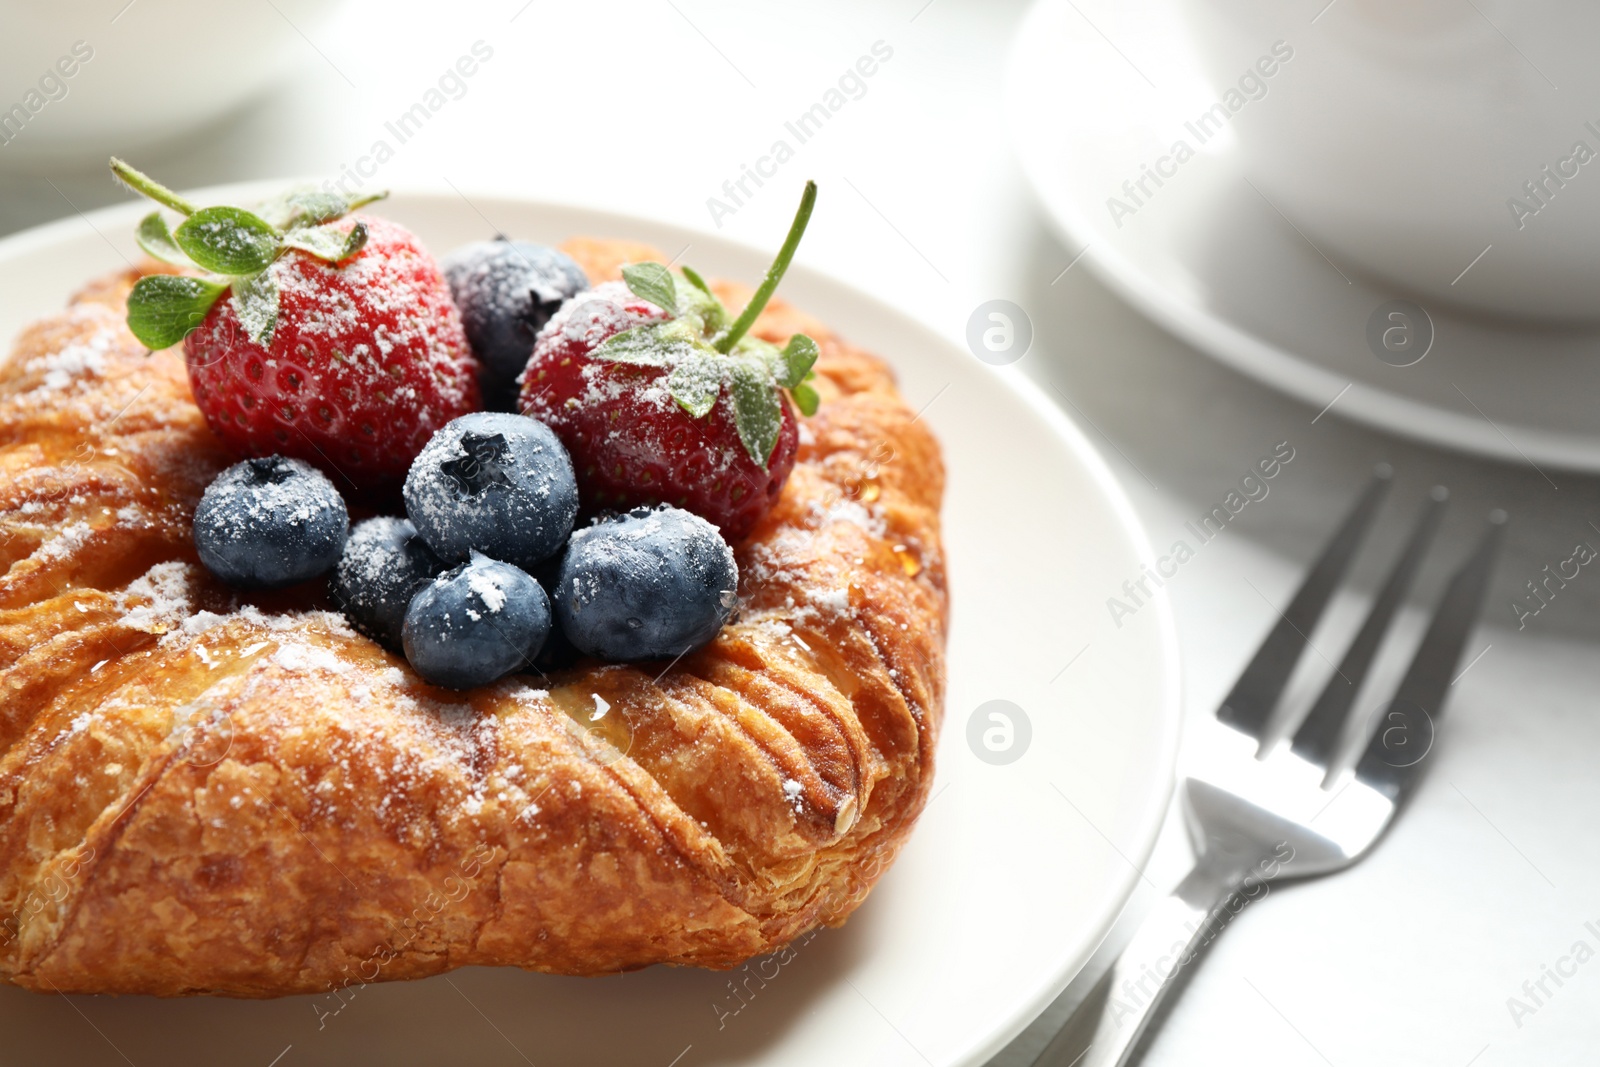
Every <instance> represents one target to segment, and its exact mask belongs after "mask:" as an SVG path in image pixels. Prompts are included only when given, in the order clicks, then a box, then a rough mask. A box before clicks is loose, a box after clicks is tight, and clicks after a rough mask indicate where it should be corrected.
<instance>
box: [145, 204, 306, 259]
mask: <svg viewBox="0 0 1600 1067" xmlns="http://www.w3.org/2000/svg"><path fill="white" fill-rule="evenodd" d="M172 237H173V240H174V241H176V242H177V244H178V247H179V248H181V249H183V250H184V252H186V253H187V254H188V256H189V258H190V259H192V260H194V261H195V262H196V263H198V264H199V265H200V266H201V267H202V268H204V269H206V270H209V271H214V272H216V273H217V274H230V275H234V276H242V275H250V274H257V273H260V272H261V271H264V270H266V269H267V267H268V266H269V265H270V264H271V263H272V260H273V258H274V257H276V256H277V254H278V248H279V244H280V242H281V235H280V234H279V233H278V231H277V230H276V229H275V228H274V227H273V226H272V225H271V224H270V223H269V222H267V220H266V219H263V218H261V217H260V216H259V215H255V214H252V213H251V212H248V211H245V210H244V209H243V208H237V207H205V208H201V209H200V210H199V211H196V212H195V213H194V214H193V215H190V216H189V217H188V218H187V219H184V220H183V223H182V225H180V226H179V227H178V229H177V231H176V232H175V233H173V235H172Z"/></svg>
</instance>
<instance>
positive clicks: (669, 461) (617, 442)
mask: <svg viewBox="0 0 1600 1067" xmlns="http://www.w3.org/2000/svg"><path fill="white" fill-rule="evenodd" d="M815 198H816V187H815V185H813V184H812V183H810V182H808V183H806V194H805V197H804V198H803V199H802V200H801V205H800V211H799V213H798V214H797V215H796V217H795V222H794V225H793V227H791V229H790V231H789V238H788V240H786V241H785V242H784V246H783V249H782V250H781V251H780V252H779V253H778V257H777V259H776V260H775V261H774V263H773V265H772V268H771V269H770V270H769V271H768V272H767V277H766V279H765V281H763V283H762V285H761V287H760V288H759V289H758V290H757V291H756V293H755V295H754V296H752V297H751V300H750V303H749V305H747V306H746V308H745V309H744V311H743V312H741V313H740V315H739V317H738V319H737V320H735V321H733V322H732V323H731V324H729V323H728V317H727V313H726V311H725V310H724V309H723V307H722V305H721V303H719V302H718V301H717V299H716V297H714V296H712V295H711V291H710V289H709V288H708V287H707V286H706V284H705V282H704V281H702V280H701V278H700V276H699V275H698V274H696V273H695V272H694V271H692V270H690V269H689V268H687V267H686V268H684V270H683V278H684V279H685V280H686V281H687V283H688V284H686V285H680V284H678V282H677V281H675V280H674V278H673V275H672V274H671V273H670V272H669V271H668V270H667V268H666V267H663V266H662V265H661V264H659V263H641V264H634V265H631V266H628V267H625V268H623V272H622V273H623V278H624V281H623V282H607V283H605V284H603V285H601V286H599V287H597V288H596V289H594V290H591V291H590V292H587V293H581V294H579V295H578V296H576V297H573V298H572V299H571V300H569V301H568V302H567V303H566V305H565V306H563V307H562V309H561V310H560V311H559V312H557V314H556V316H555V317H554V318H553V319H552V320H551V321H550V323H549V324H548V325H547V326H546V327H545V329H544V331H543V332H542V333H541V334H540V336H539V340H538V342H537V343H536V344H535V346H534V350H533V355H532V357H531V358H530V359H529V361H528V367H527V369H526V370H525V371H524V372H523V377H522V411H523V413H524V414H527V415H531V416H533V417H534V418H537V419H540V420H541V421H543V422H545V423H546V424H548V425H549V426H550V428H551V429H553V430H555V432H556V434H557V435H558V436H559V437H560V438H561V441H562V443H563V444H564V445H566V447H567V451H568V452H569V453H570V454H571V456H572V465H573V467H574V468H575V470H576V471H577V475H578V490H579V493H580V495H581V497H582V499H583V501H584V505H585V507H586V508H588V509H590V510H599V509H604V508H616V509H619V510H620V509H624V508H628V507H632V506H634V505H638V504H653V503H668V504H673V505H676V506H678V507H681V508H685V509H687V510H689V511H692V512H694V513H695V514H697V515H700V516H702V517H703V518H705V519H707V520H708V521H710V522H712V523H714V524H715V525H716V526H718V527H720V528H721V530H722V534H723V536H724V537H726V538H727V539H728V540H730V541H733V540H737V539H739V538H742V537H744V536H745V535H746V534H748V533H749V532H750V531H751V530H752V529H754V528H755V525H756V523H757V522H759V521H760V519H761V517H762V516H763V515H765V514H766V513H767V510H768V509H769V508H771V507H772V504H773V502H774V501H776V500H777V498H778V493H779V491H780V490H782V488H783V484H784V482H785V481H786V480H787V479H788V477H789V472H790V471H791V470H793V468H794V458H795V452H796V449H797V448H798V445H799V434H798V430H797V427H796V421H795V413H794V408H793V407H791V406H790V402H789V400H790V398H789V397H786V396H785V395H784V391H785V390H788V392H789V394H790V396H792V397H793V399H794V402H795V404H796V405H798V406H799V407H800V408H801V410H802V411H804V412H805V413H806V414H810V413H811V412H813V411H815V410H816V401H817V396H816V393H815V392H814V391H813V390H812V389H811V387H810V386H809V385H806V384H805V380H806V379H807V378H809V377H810V376H811V373H810V372H811V365H812V363H814V362H815V361H816V358H817V346H816V342H814V341H812V340H811V338H809V337H806V336H805V335H804V334H796V335H795V336H793V337H791V338H790V339H789V343H788V345H786V346H785V347H784V348H782V349H779V348H778V347H776V346H775V345H772V344H769V343H768V342H766V341H762V340H760V339H758V338H754V337H750V336H748V335H747V333H746V331H747V330H748V329H749V328H750V325H751V324H752V323H754V322H755V319H756V316H757V315H759V314H760V312H761V309H762V308H763V307H765V306H766V303H767V300H768V299H769V298H770V297H771V296H772V292H773V290H775V289H776V288H777V286H778V282H779V281H780V280H781V279H782V277H783V273H784V271H785V270H786V269H787V268H788V265H789V261H790V260H791V259H792V258H793V256H794V250H795V247H796V246H797V245H798V244H799V241H800V235H801V234H802V233H803V232H804V230H805V225H806V222H807V220H808V219H809V218H810V214H811V207H812V204H813V203H814V202H815Z"/></svg>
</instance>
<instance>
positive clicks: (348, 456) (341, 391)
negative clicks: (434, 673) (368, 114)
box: [114, 165, 479, 493]
mask: <svg viewBox="0 0 1600 1067" xmlns="http://www.w3.org/2000/svg"><path fill="white" fill-rule="evenodd" d="M114 169H115V165H114ZM118 176H119V177H122V178H123V179H124V180H125V181H128V182H129V184H132V185H134V187H135V188H137V189H139V190H140V191H141V192H145V193H147V194H148V195H151V196H152V197H153V198H155V199H157V200H159V201H160V202H162V203H165V204H167V205H168V206H169V207H173V208H174V209H176V210H179V211H181V212H183V213H184V214H187V215H188V216H189V217H188V219H187V220H186V221H185V222H184V223H183V224H181V225H180V226H179V227H178V228H177V230H176V231H175V232H172V233H168V232H167V229H166V225H165V223H164V222H162V221H161V218H160V216H159V214H152V215H151V216H150V217H148V218H147V219H146V220H145V221H144V223H142V224H141V226H140V243H141V245H143V246H144V247H145V249H146V251H149V252H151V253H152V254H153V255H157V256H160V257H161V258H165V259H168V260H183V259H184V258H186V259H187V260H188V261H192V262H193V263H196V264H198V265H200V266H201V267H205V268H207V269H209V270H211V271H213V272H215V273H216V274H217V275H219V277H215V278H208V277H199V278H196V277H187V276H177V275H152V276H150V277H147V278H144V279H141V280H140V282H139V284H138V285H137V286H135V288H134V291H133V293H132V294H131V295H130V296H129V300H128V324H129V326H130V328H132V330H133V332H134V334H135V336H137V337H139V339H140V340H141V341H143V342H144V343H145V344H148V345H150V346H151V347H152V348H159V347H166V346H167V345H170V344H173V343H176V341H177V340H178V339H179V338H181V339H182V340H183V342H184V356H185V359H186V362H187V364H188V368H189V384H190V387H191V388H192V389H193V391H194V398H195V403H196V404H197V405H199V407H200V410H201V412H202V413H203V414H204V415H205V418H206V423H207V424H208V425H209V426H210V427H211V429H212V431H213V432H214V433H216V435H217V436H218V437H220V438H222V440H223V441H225V442H227V443H228V444H229V445H231V446H232V447H234V448H235V449H237V450H238V451H239V452H241V453H243V454H245V455H248V456H262V455H271V454H281V455H288V456H294V457H297V458H300V459H304V460H305V461H307V462H308V463H311V464H314V465H316V466H318V467H321V468H322V469H323V470H325V471H327V472H328V473H329V475H330V476H332V477H333V478H335V479H336V480H338V481H340V483H341V484H345V485H349V486H351V487H353V488H356V489H358V490H360V491H362V492H366V493H371V492H377V491H382V490H383V489H385V488H389V487H392V486H394V485H395V484H397V483H398V482H399V481H400V480H401V479H403V478H404V477H405V473H406V471H407V470H408V469H409V467H410V465H411V460H412V459H413V458H414V457H415V456H416V454H417V453H418V452H419V451H421V450H422V446H423V445H424V444H426V443H427V441H428V438H429V437H431V436H432V435H433V433H434V431H435V430H437V429H439V427H441V426H443V425H444V424H445V423H446V422H449V421H450V420H451V419H453V418H455V417H456V416H458V415H463V414H466V413H467V412H470V411H475V410H477V409H478V407H479V400H478V383H477V365H476V362H475V361H474V360H473V358H472V356H471V353H470V350H469V348H468V346H467V340H466V335H465V333H464V332H463V330H462V327H461V319H460V316H459V314H458V313H457V312H456V308H455V305H454V303H452V301H451V299H450V290H449V287H448V286H447V285H446V283H445V281H444V277H443V275H442V274H441V273H440V271H439V268H438V265H437V264H436V263H435V262H434V260H433V257H432V256H430V255H429V254H428V253H427V251H426V250H424V249H423V247H422V246H421V244H420V243H419V242H418V241H417V239H416V238H415V237H414V236H412V235H411V234H410V233H409V232H408V231H406V230H405V229H404V228H402V227H400V226H398V225H396V224H395V223H392V222H388V221H386V220H384V219H378V218H372V217H369V216H364V215H355V216H351V215H348V214H347V213H348V212H349V211H350V210H351V209H352V208H354V207H355V206H359V203H358V202H352V201H350V200H349V199H347V198H344V197H340V196H337V195H333V196H328V195H327V194H320V193H313V194H298V195H295V196H291V197H288V198H286V199H285V200H283V201H280V202H278V203H276V204H273V205H269V206H267V207H265V208H263V209H262V211H261V214H260V215H256V214H252V213H251V212H247V211H242V210H240V209H238V208H228V207H220V208H203V209H199V210H196V209H195V208H193V207H192V206H191V205H189V204H187V203H186V202H184V201H182V200H180V199H178V198H177V197H176V196H175V194H172V193H170V191H168V190H165V189H162V188H161V187H160V186H157V185H155V183H153V182H150V181H149V179H147V178H144V176H143V175H139V174H138V172H136V171H132V170H131V169H130V168H122V169H119V170H118ZM229 288H231V290H232V293H231V294H228V293H227V290H228V289H229Z"/></svg>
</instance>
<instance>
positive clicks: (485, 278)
mask: <svg viewBox="0 0 1600 1067" xmlns="http://www.w3.org/2000/svg"><path fill="white" fill-rule="evenodd" d="M441 266H442V267H443V268H444V276H445V280H446V281H448V282H449V283H450V293H451V295H452V296H453V297H454V298H455V302H456V307H458V308H460V309H461V324H462V326H464V327H466V331H467V341H468V343H470V344H471V345H472V351H473V353H474V354H475V355H477V357H478V360H479V362H480V363H482V364H483V372H482V375H481V376H480V381H481V383H482V385H483V395H484V399H485V405H486V406H487V407H488V408H489V410H491V411H514V410H516V400H517V377H518V376H519V375H520V374H521V373H522V369H523V368H524V367H525V366H527V363H528V357H529V356H530V355H532V354H533V342H534V339H535V338H537V337H538V335H539V331H540V330H541V329H543V328H544V324H545V323H546V322H548V321H549V320H550V316H551V315H553V314H555V311H556V309H557V308H559V307H560V306H561V303H562V301H564V300H566V299H567V298H568V297H570V296H573V295H575V294H577V293H581V292H583V291H584V290H585V289H587V288H589V279H588V278H586V277H584V274H583V268H582V267H579V266H578V265H577V264H576V263H574V262H573V261H572V258H571V257H570V256H568V255H566V254H565V253H564V252H558V251H556V250H555V249H554V248H546V247H545V246H543V245H535V244H529V243H527V242H526V241H508V240H506V239H505V238H504V237H501V238H500V239H498V240H494V241H475V242H473V243H472V244H469V245H466V246H465V247H462V248H458V249H456V250H455V251H454V252H452V253H451V254H450V255H448V256H446V257H445V260H444V262H443V263H442V264H441Z"/></svg>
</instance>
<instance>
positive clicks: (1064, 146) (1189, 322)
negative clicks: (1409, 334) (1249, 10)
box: [1006, 0, 1600, 471]
mask: <svg viewBox="0 0 1600 1067" xmlns="http://www.w3.org/2000/svg"><path fill="white" fill-rule="evenodd" d="M1307 11H1308V13H1307V15H1306V18H1305V23H1306V24H1305V26H1304V27H1303V29H1302V30H1301V31H1300V37H1299V38H1297V39H1296V40H1295V41H1294V42H1293V44H1294V46H1295V47H1297V48H1302V47H1304V48H1310V47H1314V46H1315V35H1316V33H1317V32H1318V31H1317V27H1316V26H1315V25H1313V24H1312V23H1311V15H1312V14H1314V13H1315V12H1314V10H1313V9H1307ZM1184 17H1185V16H1184V13H1183V12H1182V11H1181V10H1180V4H1179V3H1177V0H1039V2H1038V3H1036V4H1035V5H1034V7H1033V8H1032V10H1030V11H1029V12H1028V14H1027V16H1026V17H1025V18H1024V20H1023V23H1022V26H1021V29H1020V30H1019V32H1018V33H1017V37H1016V42H1015V44H1014V45H1013V48H1012V52H1011V57H1010V70H1009V75H1008V85H1007V93H1006V96H1007V104H1006V107H1007V111H1008V113H1009V121H1010V126H1011V135H1012V141H1013V143H1014V145H1015V146H1016V150H1017V152H1018V155H1019V156H1020V158H1021V160H1022V165H1023V168H1024V170H1025V171H1026V173H1027V175H1028V178H1029V180H1030V182H1031V183H1032V185H1033V187H1034V189H1035V190H1036V192H1037V193H1038V196H1039V199H1040V201H1041V202H1042V204H1043V206H1044V208H1045V211H1046V213H1047V214H1048V215H1049V216H1050V218H1051V219H1052V220H1053V222H1054V223H1055V225H1056V226H1057V227H1058V228H1059V229H1060V231H1061V233H1062V235H1063V237H1064V239H1065V240H1066V241H1067V242H1068V244H1069V245H1071V246H1072V248H1073V249H1074V251H1076V250H1078V249H1083V250H1084V251H1083V256H1084V261H1085V262H1086V263H1088V264H1090V265H1091V266H1092V267H1093V268H1094V269H1095V270H1096V271H1097V273H1099V274H1100V276H1101V277H1103V278H1104V279H1106V281H1107V282H1108V283H1109V284H1110V285H1111V286H1112V287H1113V288H1115V289H1116V290H1117V291H1118V292H1119V293H1120V294H1121V295H1122V296H1123V297H1125V298H1126V299H1127V300H1128V301H1129V302H1131V303H1132V304H1134V305H1135V306H1136V307H1138V308H1139V309H1140V310H1141V311H1143V312H1144V313H1145V314H1147V315H1149V316H1150V317H1151V318H1152V319H1154V320H1156V321H1157V322H1159V323H1161V324H1162V325H1163V326H1164V327H1166V328H1167V329H1169V330H1171V331H1172V332H1173V333H1175V334H1177V335H1178V336H1179V337H1181V338H1183V339H1184V340H1185V341H1187V342H1189V343H1190V344H1193V345H1195V346H1196V347H1197V348H1200V349H1201V350H1202V351H1205V352H1207V353H1209V354H1210V355H1212V356H1214V357H1216V358H1217V359H1219V360H1221V361H1222V362H1224V363H1227V364H1229V365H1231V366H1233V367H1234V368H1236V369H1238V370H1240V371H1243V372H1244V373H1246V374H1249V375H1251V376H1253V377H1256V378H1258V379H1260V380H1261V381H1263V382H1266V383H1268V384H1270V385H1273V386H1275V387H1277V388H1279V389H1281V390H1283V391H1284V392H1286V393H1289V394H1290V395H1292V396H1295V397H1298V398H1299V399H1301V400H1303V401H1304V402H1306V403H1307V404H1310V405H1312V407H1313V410H1314V411H1317V412H1322V411H1323V410H1324V409H1327V410H1328V412H1329V414H1330V416H1331V415H1341V416H1344V417H1347V418H1352V419H1359V420H1361V421H1362V422H1366V423H1369V424H1371V425H1374V426H1378V427H1381V428H1383V429H1386V430H1390V431H1392V432H1394V433H1399V434H1405V435H1407V436H1410V437H1415V438H1419V439H1421V440H1424V441H1428V442H1431V443H1434V444H1439V445H1444V446H1447V447H1450V448H1456V449H1464V450H1467V451H1471V452H1477V453H1481V454H1484V455H1490V456H1495V457H1498V458H1501V459H1507V460H1511V461H1513V462H1532V463H1535V464H1548V465H1551V466H1559V467H1567V468H1574V469H1580V470H1591V471H1594V470H1600V330H1597V329H1561V328H1551V327H1539V326H1534V325H1531V324H1516V323H1507V322H1498V321H1489V320H1486V319H1480V318H1476V317H1473V316H1469V315H1467V314H1464V313H1462V312H1461V311H1460V310H1458V309H1455V308H1451V307H1448V306H1445V305H1442V304H1436V303H1431V302H1429V301H1426V300H1424V301H1422V302H1421V303H1422V304H1423V306H1424V307H1425V309H1426V312H1427V317H1428V318H1430V319H1431V320H1432V325H1433V340H1432V345H1431V348H1430V349H1429V350H1428V351H1427V353H1426V356H1425V357H1424V358H1423V359H1422V360H1421V361H1420V362H1418V363H1415V364H1413V365H1410V366H1395V365H1392V364H1391V363H1390V362H1385V361H1383V360H1380V359H1379V358H1378V356H1377V355H1376V354H1375V352H1374V350H1373V348H1372V347H1371V346H1369V343H1368V340H1367V332H1368V322H1369V319H1372V318H1373V317H1374V313H1375V312H1377V310H1378V309H1379V308H1380V307H1381V306H1382V305H1385V304H1388V303H1389V302H1391V301H1394V300H1396V299H1406V298H1407V297H1408V294H1406V293H1403V292H1401V291H1399V290H1397V289H1395V288H1394V287H1393V286H1391V285H1388V284H1387V283H1385V282H1382V281H1379V280H1373V279H1370V278H1368V277H1365V276H1363V275H1361V274H1359V273H1357V272H1356V271H1355V270H1354V269H1352V268H1351V267H1348V266H1345V265H1343V264H1338V265H1337V266H1335V264H1334V263H1333V262H1330V261H1329V260H1327V259H1325V258H1323V256H1322V254H1321V253H1320V252H1318V251H1317V249H1316V248H1314V247H1313V246H1312V245H1311V244H1310V243H1309V242H1308V240H1307V239H1306V238H1305V237H1303V236H1301V234H1300V233H1299V232H1297V230H1296V229H1295V228H1294V226H1293V225H1292V224H1291V223H1290V222H1289V221H1288V220H1287V219H1286V218H1284V217H1283V216H1282V215H1281V214H1279V213H1278V211H1277V209H1276V208H1275V207H1273V206H1272V205H1271V204H1270V203H1269V202H1268V201H1267V200H1266V199H1264V198H1263V197H1262V195H1261V194H1260V193H1259V192H1257V191H1256V190H1255V188H1254V187H1253V186H1252V185H1251V184H1250V183H1249V182H1248V181H1247V180H1246V175H1245V174H1244V173H1243V172H1242V169H1241V165H1240V159H1239V154H1238V152H1237V150H1236V148H1237V146H1236V142H1235V141H1234V139H1233V131H1232V129H1231V128H1228V127H1226V126H1224V127H1223V129H1222V132H1221V133H1220V134H1217V135H1214V136H1211V137H1210V138H1209V139H1208V140H1207V141H1206V142H1205V143H1204V144H1201V142H1200V141H1199V139H1198V138H1196V137H1195V136H1194V134H1193V133H1192V132H1190V131H1189V130H1188V129H1186V127H1185V122H1186V121H1188V120H1192V119H1194V118H1195V117H1196V116H1198V115H1200V114H1201V113H1203V112H1205V111H1206V109H1207V108H1208V107H1210V106H1211V104H1213V103H1214V102H1216V100H1217V96H1216V93H1215V91H1214V90H1213V89H1212V88H1211V87H1210V86H1209V85H1208V84H1207V82H1206V81H1205V79H1204V78H1203V77H1202V75H1201V73H1200V69H1199V66H1198V63H1197V61H1196V60H1195V58H1194V57H1193V56H1192V55H1191V53H1190V51H1189V48H1188V43H1187V40H1186V36H1185V29H1184ZM1270 44H1271V42H1263V50H1265V49H1266V48H1267V47H1268V46H1269V45H1270ZM1293 76H1294V67H1293V64H1292V63H1286V64H1284V65H1283V67H1282V69H1281V70H1279V71H1278V73H1277V77H1278V78H1292V77H1293ZM1270 102H1271V101H1270V87H1269V95H1268V97H1267V98H1264V99H1263V100H1262V101H1252V102H1250V103H1248V104H1246V105H1245V106H1247V107H1260V106H1266V105H1267V104H1269V103H1270ZM1180 138H1181V139H1183V140H1185V141H1186V142H1187V143H1188V144H1189V146H1190V147H1191V148H1192V149H1194V150H1195V153H1196V154H1195V155H1194V156H1193V158H1190V159H1188V160H1186V161H1185V162H1183V163H1181V164H1175V163H1172V162H1167V163H1164V164H1163V169H1165V170H1169V171H1175V173H1173V174H1171V175H1170V176H1169V177H1167V178H1166V179H1164V181H1163V183H1162V184H1161V185H1160V186H1156V185H1155V184H1154V182H1153V181H1151V180H1147V181H1146V184H1145V190H1146V192H1147V193H1148V195H1146V193H1139V194H1138V196H1139V202H1138V203H1136V202H1135V201H1134V199H1133V198H1132V197H1130V196H1129V194H1128V193H1127V192H1125V191H1124V189H1123V183H1124V182H1127V181H1134V182H1136V181H1137V180H1138V179H1139V178H1140V177H1141V175H1142V174H1143V167H1144V166H1145V165H1152V166H1153V165H1154V164H1156V163H1157V161H1158V159H1159V158H1160V157H1162V156H1164V155H1167V154H1168V153H1169V152H1170V151H1171V150H1172V146H1173V145H1174V143H1175V142H1176V141H1177V140H1179V139H1180ZM1135 191H1136V192H1137V187H1136V189H1135ZM1111 197H1117V198H1119V199H1121V200H1122V202H1123V203H1124V204H1127V205H1130V206H1133V207H1134V211H1133V213H1132V214H1124V213H1122V211H1121V209H1117V211H1118V217H1117V218H1115V219H1114V218H1113V217H1112V208H1111V207H1110V206H1108V203H1107V201H1108V199H1109V198H1111ZM1118 222H1120V223H1121V225H1120V226H1118ZM1463 265H1465V264H1463ZM1596 299H1597V300H1600V294H1596ZM1418 336H1421V335H1420V334H1419V335H1418ZM1392 358H1395V359H1397V360H1398V361H1403V359H1402V358H1400V357H1392ZM1329 405H1331V407H1329Z"/></svg>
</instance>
